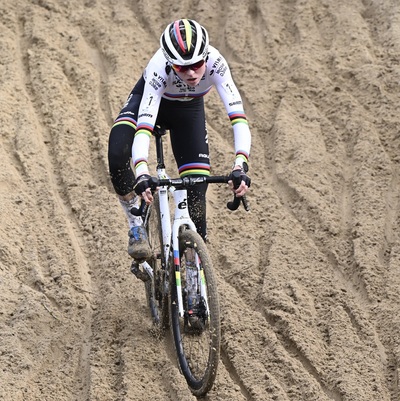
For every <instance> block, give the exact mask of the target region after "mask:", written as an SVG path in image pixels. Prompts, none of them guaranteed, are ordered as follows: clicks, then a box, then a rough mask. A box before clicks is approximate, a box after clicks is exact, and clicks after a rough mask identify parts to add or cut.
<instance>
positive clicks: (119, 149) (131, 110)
mask: <svg viewBox="0 0 400 401" xmlns="http://www.w3.org/2000/svg"><path fill="white" fill-rule="evenodd" d="M143 87H144V79H143V78H141V79H140V80H139V81H138V82H137V84H136V85H135V87H134V88H133V90H132V91H131V93H130V95H129V97H128V100H127V101H126V103H125V105H124V106H123V108H122V110H121V111H120V113H119V115H118V117H117V118H116V119H115V121H114V125H113V126H112V128H111V132H110V137H109V143H108V163H109V170H110V177H111V182H112V184H113V186H114V189H115V192H116V193H117V194H118V196H119V200H120V202H121V206H122V208H123V210H124V212H125V214H126V216H127V219H128V223H129V227H130V230H129V244H128V253H129V255H130V256H131V257H133V258H134V259H138V260H141V259H146V258H148V257H149V256H150V254H151V249H150V246H149V243H148V240H147V234H146V230H145V229H144V228H143V226H142V219H141V217H137V216H134V215H133V214H132V213H131V212H130V211H131V209H132V208H133V207H136V206H137V198H136V196H135V193H134V191H133V186H134V183H135V176H134V174H133V171H132V169H131V165H130V158H131V152H132V144H133V139H134V135H135V132H136V121H137V114H138V110H139V105H140V101H141V99H142V94H143Z"/></svg>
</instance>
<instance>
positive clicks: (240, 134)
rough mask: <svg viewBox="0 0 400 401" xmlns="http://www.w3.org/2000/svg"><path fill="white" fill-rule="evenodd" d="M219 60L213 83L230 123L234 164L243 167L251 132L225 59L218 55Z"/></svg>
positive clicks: (246, 157)
mask: <svg viewBox="0 0 400 401" xmlns="http://www.w3.org/2000/svg"><path fill="white" fill-rule="evenodd" d="M219 57H220V62H219V63H218V67H217V68H216V71H215V73H214V74H213V79H214V85H215V87H216V89H217V91H218V93H219V96H220V97H221V100H222V102H223V103H224V106H225V109H226V112H227V113H228V116H229V119H230V121H231V124H232V128H233V134H234V147H235V162H234V166H237V167H243V163H248V159H249V155H250V147H251V134H250V129H249V125H248V122H247V118H246V114H245V112H244V109H243V102H242V98H241V96H240V93H239V90H238V89H237V87H236V85H235V83H234V81H233V79H232V75H231V72H230V69H229V66H228V64H227V62H226V60H225V59H224V58H223V57H222V56H221V55H219Z"/></svg>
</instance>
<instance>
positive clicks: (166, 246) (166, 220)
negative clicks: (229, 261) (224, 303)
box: [157, 168, 209, 317]
mask: <svg viewBox="0 0 400 401" xmlns="http://www.w3.org/2000/svg"><path fill="white" fill-rule="evenodd" d="M157 176H158V178H160V179H164V178H167V174H166V171H165V168H158V169H157ZM169 192H171V193H172V195H173V199H174V204H175V210H174V218H173V222H172V224H171V213H170V207H169V195H168V188H167V187H160V189H159V206H160V216H161V231H162V242H163V243H162V246H163V252H164V256H165V259H164V260H166V261H169V260H170V259H169V254H170V252H171V245H172V252H173V255H172V256H173V263H174V272H175V280H176V288H177V295H178V310H179V316H180V317H184V307H183V297H182V285H181V275H180V258H179V254H180V249H179V240H178V236H179V231H180V230H181V229H182V228H189V229H191V230H193V231H196V226H195V224H194V223H193V221H192V219H191V218H190V216H189V209H188V201H187V190H186V189H176V188H174V187H170V188H169ZM195 263H196V267H197V269H198V273H199V274H198V277H199V278H200V280H199V283H198V284H199V286H200V287H199V288H200V294H201V295H202V296H203V298H204V299H207V297H206V295H207V294H206V286H205V285H204V280H203V279H202V277H203V272H202V269H201V268H200V266H201V265H200V261H199V259H198V256H197V254H196V260H195ZM206 308H207V312H209V311H208V305H206Z"/></svg>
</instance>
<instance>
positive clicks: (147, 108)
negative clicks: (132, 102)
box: [132, 52, 167, 177]
mask: <svg viewBox="0 0 400 401" xmlns="http://www.w3.org/2000/svg"><path fill="white" fill-rule="evenodd" d="M162 57H163V56H162ZM144 77H145V85H144V91H143V97H142V101H141V102H140V106H139V113H138V118H137V127H136V133H135V139H134V142H133V146H132V161H133V165H134V169H135V175H136V177H139V176H140V175H143V174H148V173H149V169H148V164H147V163H148V157H149V146H150V138H151V135H152V132H153V129H154V125H155V123H156V119H157V114H158V110H159V107H160V102H161V97H162V95H163V93H164V92H165V87H166V79H167V77H166V72H165V60H164V59H162V58H161V59H160V54H159V52H157V53H156V54H155V55H154V56H153V58H152V59H151V60H150V62H149V64H148V65H147V67H146V69H145V72H144Z"/></svg>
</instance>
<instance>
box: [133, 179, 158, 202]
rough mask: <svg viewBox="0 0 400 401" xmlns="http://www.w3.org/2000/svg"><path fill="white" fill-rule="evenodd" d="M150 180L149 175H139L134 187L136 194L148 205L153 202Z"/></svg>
mask: <svg viewBox="0 0 400 401" xmlns="http://www.w3.org/2000/svg"><path fill="white" fill-rule="evenodd" d="M150 178H151V177H150V176H149V175H148V174H142V175H139V177H138V178H137V179H136V184H135V186H134V190H135V192H136V194H137V195H139V196H141V197H142V198H143V200H144V201H145V202H146V203H147V204H149V203H151V202H153V194H152V193H151V188H150V185H149V179H150Z"/></svg>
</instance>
